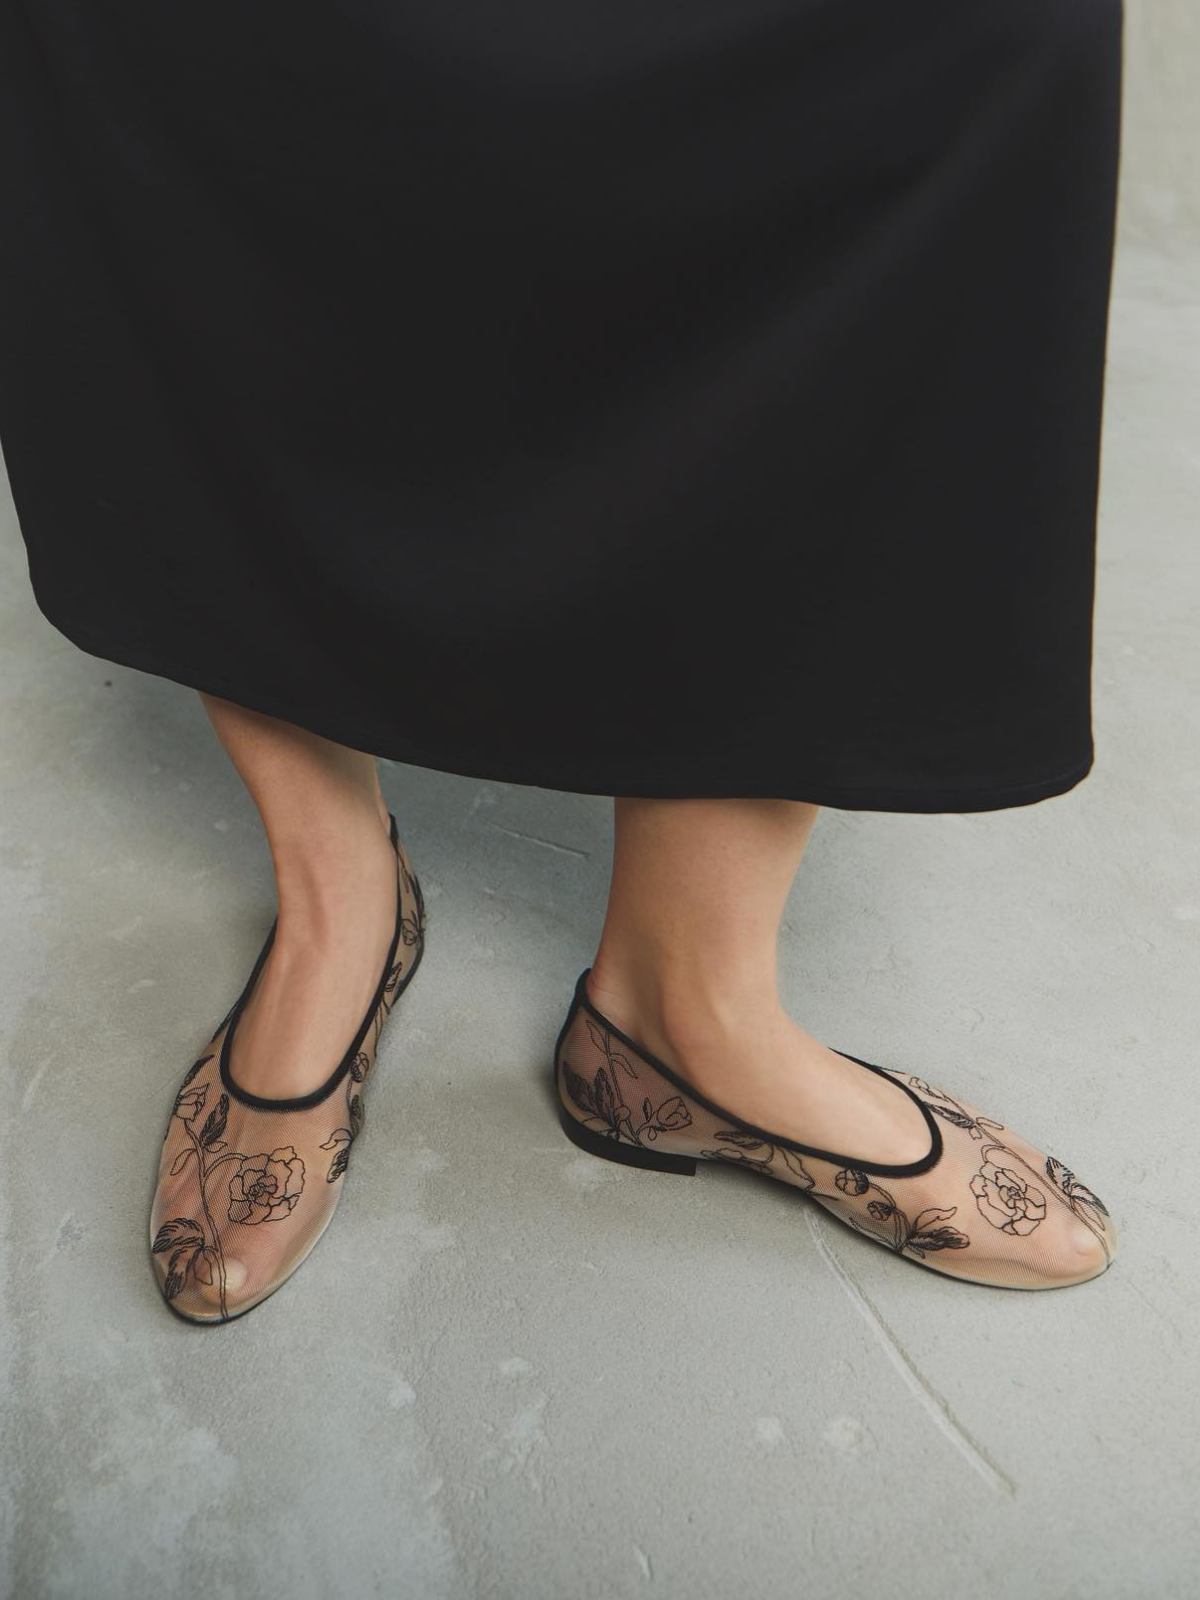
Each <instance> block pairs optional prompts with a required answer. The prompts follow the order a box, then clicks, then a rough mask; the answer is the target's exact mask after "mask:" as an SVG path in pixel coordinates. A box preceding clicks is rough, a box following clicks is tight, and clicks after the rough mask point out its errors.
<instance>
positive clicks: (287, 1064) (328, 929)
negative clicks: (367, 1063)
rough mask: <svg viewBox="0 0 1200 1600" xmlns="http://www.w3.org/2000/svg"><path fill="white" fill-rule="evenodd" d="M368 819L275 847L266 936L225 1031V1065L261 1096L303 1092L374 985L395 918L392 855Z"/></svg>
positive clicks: (350, 1030) (327, 1068) (382, 830)
mask: <svg viewBox="0 0 1200 1600" xmlns="http://www.w3.org/2000/svg"><path fill="white" fill-rule="evenodd" d="M390 828H391V823H390V819H389V818H388V817H387V814H386V812H385V813H384V815H383V817H382V819H380V820H379V821H378V822H377V821H376V819H375V818H374V817H370V816H368V817H366V818H365V819H363V821H362V822H361V824H360V825H358V826H357V827H352V828H345V829H339V831H338V833H337V835H336V837H334V838H329V839H325V840H313V839H308V840H305V841H302V842H301V843H300V845H299V847H298V849H297V852H296V854H295V856H294V857H290V856H288V855H286V854H284V853H283V852H282V851H280V852H279V853H278V854H277V857H276V870H277V873H278V876H279V880H280V896H279V897H280V912H279V922H278V926H277V928H276V932H275V939H274V942H273V943H272V946H271V952H270V954H269V955H268V957H267V960H266V964H265V966H264V967H263V969H262V971H261V972H260V973H259V977H258V982H257V983H256V984H255V986H254V990H253V992H252V993H251V995H250V997H249V999H248V1000H247V1002H246V1005H245V1007H244V1009H243V1011H242V1014H241V1017H240V1018H239V1020H238V1025H237V1028H236V1029H235V1031H234V1036H233V1040H232V1045H231V1049H230V1061H229V1073H230V1076H231V1077H232V1079H233V1081H234V1082H235V1083H236V1084H237V1085H238V1087H239V1088H240V1089H245V1090H246V1091H247V1092H248V1093H250V1094H256V1095H263V1096H265V1097H268V1098H270V1099H290V1098H292V1097H293V1096H296V1095H303V1094H308V1093H310V1092H311V1091H312V1090H314V1089H318V1088H320V1086H321V1085H322V1084H323V1083H325V1082H326V1080H327V1079H328V1078H329V1076H330V1075H331V1073H333V1071H334V1070H335V1069H336V1067H337V1066H338V1064H339V1063H340V1061H341V1060H342V1057H343V1056H344V1055H345V1053H346V1048H347V1046H348V1045H349V1043H350V1041H351V1039H352V1038H353V1036H354V1031H355V1029H356V1028H357V1027H358V1025H359V1023H360V1022H361V1021H362V1017H363V1013H364V1012H365V1011H366V1009H367V1006H368V1005H369V1004H370V1001H371V997H372V996H373V994H374V993H375V990H376V987H377V986H378V983H379V977H380V974H381V972H382V970H383V965H384V961H385V960H386V958H387V953H388V949H389V947H390V945H391V941H392V936H393V934H394V932H395V926H396V892H397V888H396V855H395V851H394V850H393V848H392V844H391V838H390Z"/></svg>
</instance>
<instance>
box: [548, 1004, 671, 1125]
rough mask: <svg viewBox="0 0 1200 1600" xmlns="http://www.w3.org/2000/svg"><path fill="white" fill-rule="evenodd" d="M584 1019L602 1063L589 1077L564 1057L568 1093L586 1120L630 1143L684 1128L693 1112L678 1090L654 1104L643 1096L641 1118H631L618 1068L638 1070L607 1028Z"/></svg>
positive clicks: (630, 1073) (632, 1072)
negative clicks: (593, 1074) (622, 1090)
mask: <svg viewBox="0 0 1200 1600" xmlns="http://www.w3.org/2000/svg"><path fill="white" fill-rule="evenodd" d="M585 1020H586V1022H587V1027H588V1032H589V1033H590V1034H591V1038H592V1043H593V1044H594V1045H595V1046H596V1048H597V1049H598V1050H600V1051H601V1052H602V1053H603V1055H604V1060H605V1065H604V1066H602V1067H598V1068H597V1069H596V1074H595V1076H594V1077H593V1078H590V1079H589V1078H586V1077H584V1076H583V1074H582V1073H579V1072H576V1071H575V1070H574V1068H573V1067H572V1066H571V1064H570V1062H569V1061H567V1060H565V1059H564V1061H563V1077H564V1080H565V1082H566V1086H567V1093H568V1094H569V1095H570V1096H571V1098H572V1100H574V1102H575V1104H576V1105H577V1106H578V1107H579V1108H580V1110H581V1111H586V1112H587V1114H588V1115H587V1117H586V1118H585V1121H588V1120H592V1119H594V1120H595V1121H597V1122H600V1123H602V1124H603V1126H604V1130H605V1133H606V1135H607V1137H608V1138H610V1139H620V1138H621V1137H622V1136H624V1137H625V1138H626V1139H628V1140H630V1141H631V1142H632V1143H633V1144H642V1142H643V1140H644V1141H645V1142H646V1143H647V1144H653V1142H654V1141H655V1139H657V1138H658V1136H659V1134H660V1133H667V1132H671V1131H673V1130H675V1129H677V1128H686V1127H687V1125H688V1124H689V1123H690V1122H691V1120H692V1114H691V1112H690V1111H689V1110H688V1108H687V1106H686V1105H685V1104H684V1101H683V1097H682V1096H681V1095H677V1094H675V1095H668V1097H667V1098H666V1099H665V1100H663V1101H661V1102H660V1103H659V1105H658V1106H657V1108H656V1107H655V1106H654V1105H653V1104H652V1102H651V1101H650V1099H649V1098H648V1097H644V1098H643V1100H642V1105H641V1118H642V1120H641V1121H640V1122H638V1123H635V1122H634V1112H633V1109H632V1108H631V1107H630V1106H628V1105H626V1104H625V1101H624V1098H623V1096H622V1093H621V1085H620V1080H619V1077H618V1069H619V1070H620V1071H621V1072H624V1073H626V1074H627V1075H628V1076H629V1077H630V1078H634V1079H636V1078H637V1073H636V1071H635V1070H634V1068H633V1066H632V1065H631V1063H630V1060H629V1057H628V1056H627V1055H625V1054H624V1052H623V1051H620V1050H617V1049H614V1047H613V1042H612V1036H611V1034H610V1033H609V1031H608V1029H607V1028H600V1027H597V1025H596V1024H595V1023H594V1022H593V1021H592V1020H591V1018H590V1017H588V1018H586V1019H585Z"/></svg>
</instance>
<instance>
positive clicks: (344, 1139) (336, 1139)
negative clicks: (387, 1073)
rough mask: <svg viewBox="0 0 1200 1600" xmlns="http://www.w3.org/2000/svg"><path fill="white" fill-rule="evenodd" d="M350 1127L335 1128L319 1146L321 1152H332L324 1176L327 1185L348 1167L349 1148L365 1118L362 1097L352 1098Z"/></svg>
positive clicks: (360, 1129) (358, 1095) (359, 1131)
mask: <svg viewBox="0 0 1200 1600" xmlns="http://www.w3.org/2000/svg"><path fill="white" fill-rule="evenodd" d="M349 1114H350V1126H349V1127H348V1128H335V1129H334V1130H333V1132H332V1133H331V1134H330V1135H329V1138H328V1139H326V1141H325V1143H324V1144H323V1145H322V1146H321V1149H322V1150H332V1151H333V1152H334V1157H333V1160H332V1161H331V1162H330V1163H329V1171H328V1172H327V1173H326V1175H325V1181H326V1182H327V1183H333V1182H335V1181H336V1180H337V1179H338V1178H340V1177H341V1176H342V1174H343V1173H344V1172H345V1170H346V1168H347V1167H348V1166H349V1165H350V1146H351V1145H352V1144H353V1143H354V1141H355V1139H357V1138H358V1136H359V1134H360V1133H361V1132H362V1125H363V1121H364V1117H365V1113H364V1110H363V1103H362V1095H361V1094H356V1095H354V1096H353V1097H352V1099H351V1101H350V1105H349Z"/></svg>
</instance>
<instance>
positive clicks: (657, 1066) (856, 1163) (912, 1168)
mask: <svg viewBox="0 0 1200 1600" xmlns="http://www.w3.org/2000/svg"><path fill="white" fill-rule="evenodd" d="M591 970H592V969H591V967H584V969H583V971H582V972H581V973H580V974H579V977H578V978H577V979H576V980H575V994H574V997H573V998H572V1002H571V1005H570V1007H569V1008H568V1011H567V1016H566V1020H565V1021H564V1023H563V1025H562V1028H561V1030H560V1032H559V1035H558V1039H557V1041H556V1043H555V1047H554V1064H555V1073H556V1075H557V1071H558V1058H559V1054H560V1051H561V1048H562V1042H563V1039H564V1038H565V1037H566V1033H567V1028H568V1027H569V1026H570V1023H571V1022H572V1020H573V1019H574V1016H575V1013H576V1011H577V1010H578V1009H579V1007H580V1006H582V1007H583V1009H584V1010H585V1011H587V1012H589V1013H590V1014H591V1015H592V1016H593V1017H595V1019H596V1021H597V1022H600V1023H602V1024H603V1025H604V1027H606V1028H607V1029H608V1031H609V1032H610V1033H611V1034H612V1035H613V1036H614V1038H617V1039H619V1040H620V1041H621V1043H622V1044H623V1045H626V1046H627V1047H628V1048H629V1049H631V1050H636V1051H637V1053H638V1055H639V1056H641V1058H642V1060H643V1061H645V1062H647V1063H648V1064H649V1065H650V1066H652V1067H653V1068H654V1070H655V1071H656V1072H661V1073H662V1075H663V1077H664V1078H666V1079H668V1081H669V1082H671V1083H673V1084H674V1085H675V1087H676V1088H677V1089H681V1090H682V1091H683V1093H684V1094H686V1095H688V1096H689V1097H690V1098H691V1099H693V1100H695V1101H696V1102H697V1103H698V1104H699V1105H702V1106H703V1107H704V1108H705V1109H706V1110H707V1111H711V1112H712V1113H713V1115H714V1116H718V1117H723V1118H725V1120H726V1121H728V1122H730V1123H732V1124H733V1126H734V1127H735V1128H740V1129H741V1130H742V1131H743V1132H744V1133H752V1134H754V1135H755V1137H756V1138H759V1139H761V1140H763V1142H764V1143H767V1144H775V1145H780V1146H782V1148H783V1149H785V1150H795V1151H796V1152H797V1153H798V1154H800V1155H805V1156H812V1157H813V1158H814V1159H815V1160H818V1161H829V1162H833V1163H835V1164H836V1165H837V1166H840V1167H849V1168H851V1169H852V1170H853V1171H855V1172H867V1173H872V1174H874V1175H875V1176H876V1177H880V1178H915V1177H918V1176H919V1175H920V1174H921V1173H922V1172H928V1171H929V1170H930V1168H931V1167H935V1166H937V1164H938V1162H939V1161H940V1160H941V1159H942V1152H943V1148H944V1147H943V1143H942V1130H941V1128H940V1127H939V1126H938V1122H937V1118H936V1117H935V1116H934V1115H933V1113H932V1112H931V1111H930V1110H929V1108H928V1106H926V1104H925V1102H924V1101H923V1100H922V1099H921V1098H920V1096H919V1095H917V1094H915V1093H914V1092H913V1091H912V1090H911V1089H910V1088H909V1087H908V1085H907V1084H904V1083H900V1082H898V1080H897V1079H896V1078H894V1077H893V1076H892V1074H891V1073H890V1072H887V1071H885V1069H884V1068H883V1067H877V1066H874V1065H873V1064H872V1063H871V1062H870V1061H863V1060H862V1059H861V1057H859V1056H852V1055H850V1054H848V1053H847V1052H846V1051H845V1050H835V1051H834V1054H835V1055H839V1056H845V1058H846V1060H847V1061H853V1062H855V1063H856V1064H857V1065H858V1066H860V1067H866V1068H867V1070H868V1071H869V1072H875V1073H878V1074H879V1076H880V1077H881V1078H885V1079H886V1080H887V1081H888V1083H891V1084H894V1085H895V1087H896V1088H897V1089H900V1090H902V1091H903V1093H904V1094H906V1095H907V1096H908V1098H909V1099H910V1100H911V1101H912V1102H913V1104H914V1105H915V1106H916V1107H917V1109H918V1110H919V1111H920V1113H921V1116H922V1117H923V1118H924V1120H925V1125H926V1127H927V1128H928V1129H929V1133H930V1148H929V1153H928V1154H927V1155H925V1156H922V1157H921V1159H920V1160H919V1161H909V1162H907V1163H904V1164H900V1165H897V1164H891V1165H889V1164H888V1163H885V1162H879V1161H860V1160H859V1159H858V1158H857V1157H856V1156H845V1155H841V1154H839V1153H838V1152H837V1151H833V1150H821V1149H818V1148H817V1147H816V1146H815V1145H809V1144H798V1143H797V1142H796V1141H795V1140H794V1139H787V1138H785V1137H784V1136H783V1135H782V1134H779V1133H771V1132H769V1131H768V1130H767V1129H766V1128H760V1127H758V1126H757V1124H755V1123H753V1122H747V1121H746V1120H745V1119H744V1118H742V1117H738V1116H735V1115H734V1114H733V1112H732V1111H727V1110H726V1109H725V1107H724V1106H719V1105H717V1103H716V1102H715V1101H714V1100H710V1099H709V1098H708V1096H707V1095H703V1094H701V1093H700V1091H699V1090H698V1089H696V1088H693V1086H692V1085H691V1084H690V1083H689V1082H688V1081H687V1079H686V1078H685V1077H683V1076H681V1074H680V1073H678V1072H676V1071H675V1070H674V1068H673V1067H669V1066H668V1065H667V1063H666V1062H665V1061H661V1060H660V1059H659V1058H658V1057H657V1056H656V1055H653V1054H651V1052H650V1051H649V1050H647V1049H646V1048H645V1046H644V1045H640V1044H639V1043H638V1042H637V1040H636V1039H631V1038H630V1037H629V1035H628V1034H627V1033H623V1032H622V1031H621V1029H620V1028H618V1027H617V1026H616V1024H615V1023H614V1022H610V1021H609V1019H608V1018H607V1017H606V1016H605V1015H604V1013H603V1012H602V1011H601V1010H599V1008H598V1007H597V1006H596V1005H594V1004H593V1002H592V1001H591V1000H590V999H589V997H588V992H587V975H588V973H589V972H590V971H591ZM829 1048H830V1049H833V1046H832V1045H830V1047H829ZM568 1115H569V1113H568ZM572 1120H575V1119H574V1118H572ZM569 1131H570V1130H568V1132H569ZM576 1142H577V1143H578V1142H579V1141H576ZM604 1143H605V1144H606V1145H608V1144H612V1143H614V1141H612V1140H605V1141H604ZM594 1153H595V1154H598V1155H613V1156H614V1159H618V1160H619V1159H621V1158H620V1157H617V1156H615V1152H613V1151H609V1150H607V1149H605V1150H598V1151H596V1152H594ZM677 1170H681V1169H677Z"/></svg>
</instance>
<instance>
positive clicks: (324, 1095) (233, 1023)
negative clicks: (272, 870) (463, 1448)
mask: <svg viewBox="0 0 1200 1600" xmlns="http://www.w3.org/2000/svg"><path fill="white" fill-rule="evenodd" d="M388 815H389V817H391V824H392V826H391V843H392V850H393V853H394V854H395V856H396V926H395V930H394V931H393V933H392V942H391V945H390V946H389V948H388V954H387V960H386V962H385V963H384V968H383V975H382V976H381V977H380V980H379V983H378V984H377V985H376V988H375V997H374V999H373V1000H372V1001H371V1005H370V1008H369V1009H368V1011H367V1014H366V1016H365V1017H364V1018H363V1020H362V1022H361V1023H360V1024H359V1027H358V1031H357V1032H356V1033H355V1035H354V1038H353V1040H352V1041H351V1044H350V1048H349V1049H348V1050H347V1051H346V1053H345V1055H344V1056H343V1057H342V1059H341V1062H340V1063H339V1064H338V1066H336V1067H335V1068H334V1070H333V1072H332V1074H331V1075H330V1076H329V1077H328V1078H327V1079H326V1080H325V1082H324V1083H323V1084H321V1085H319V1086H318V1087H317V1088H316V1089H313V1090H311V1091H310V1093H308V1094H301V1095H293V1096H291V1098H289V1099H283V1100H272V1099H270V1098H268V1097H266V1096H264V1095H258V1094H252V1093H251V1091H250V1090H249V1089H242V1088H239V1087H238V1085H237V1084H236V1083H234V1081H233V1078H232V1077H231V1076H230V1072H229V1050H230V1043H231V1041H232V1039H233V1033H234V1029H235V1028H236V1027H237V1024H238V1018H239V1017H240V1016H241V1014H242V1008H243V1007H244V1005H245V1003H246V1001H247V1000H248V999H249V996H250V992H251V990H252V989H253V988H254V984H255V980H256V979H257V978H258V975H259V973H260V972H261V971H262V968H263V963H264V962H265V961H266V959H267V956H268V954H269V953H270V949H271V946H272V944H274V942H275V930H276V928H277V927H278V926H279V919H278V917H277V918H276V919H275V921H274V922H272V924H271V928H270V931H269V933H268V934H267V937H266V941H265V942H264V944H263V947H262V949H261V950H260V951H259V953H258V960H257V961H256V962H255V963H254V966H253V968H252V969H251V972H250V976H249V978H247V980H246V985H245V988H244V989H243V990H242V992H241V994H240V995H239V996H238V998H237V1000H236V1001H235V1002H234V1006H233V1010H232V1011H231V1012H230V1013H229V1017H228V1020H227V1022H226V1024H225V1025H224V1026H225V1036H224V1038H223V1039H222V1040H221V1056H220V1061H219V1062H218V1070H219V1073H220V1078H221V1083H222V1084H223V1085H224V1087H225V1088H226V1089H227V1090H228V1091H229V1094H230V1095H231V1096H232V1098H233V1099H234V1100H236V1101H238V1102H239V1104H241V1105H244V1106H251V1107H253V1109H254V1110H256V1111H310V1110H311V1109H312V1108H313V1107H314V1106H319V1105H320V1104H321V1103H322V1101H324V1100H327V1099H328V1098H329V1096H330V1095H331V1094H332V1093H333V1092H334V1090H335V1089H336V1088H337V1086H338V1084H340V1083H341V1082H342V1080H343V1079H344V1078H345V1076H346V1074H347V1072H349V1070H350V1063H351V1062H352V1061H353V1060H354V1057H355V1056H356V1055H357V1054H358V1051H359V1048H360V1047H361V1045H362V1042H363V1040H364V1039H365V1038H366V1036H367V1032H368V1030H369V1028H370V1026H371V1021H372V1018H373V1017H374V1016H375V1013H376V1012H377V1011H378V1010H379V1007H380V1005H381V1004H382V1002H383V997H384V995H385V993H386V992H387V980H388V974H389V973H390V972H391V970H392V965H393V963H394V962H395V959H396V951H397V949H398V948H399V945H400V932H401V924H402V922H403V917H404V893H403V890H402V888H401V883H400V855H399V851H397V850H396V841H397V838H398V832H397V828H396V819H395V817H394V816H392V814H391V813H390V812H389V813H388ZM422 942H423V939H422ZM415 971H416V962H414V963H413V965H412V967H411V968H410V970H409V976H410V977H411V976H412V973H413V972H415ZM401 992H402V991H400V990H398V991H397V998H399V994H400V993H401ZM210 1042H211V1041H210Z"/></svg>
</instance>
